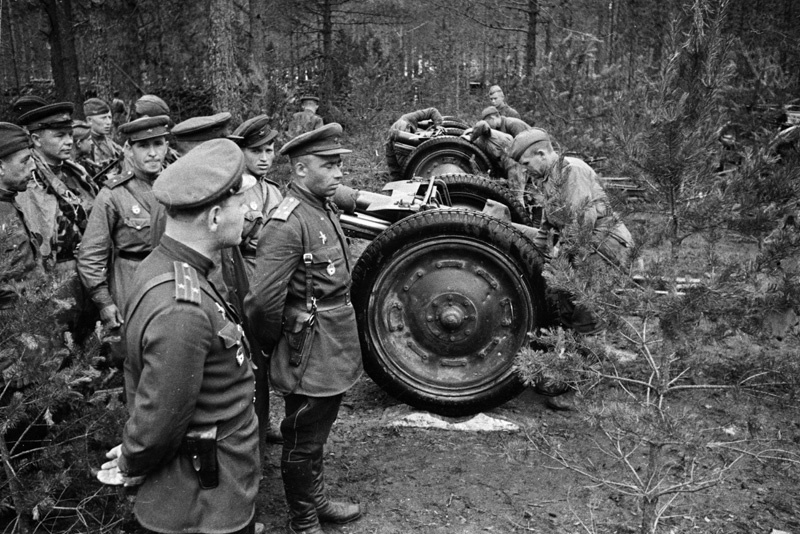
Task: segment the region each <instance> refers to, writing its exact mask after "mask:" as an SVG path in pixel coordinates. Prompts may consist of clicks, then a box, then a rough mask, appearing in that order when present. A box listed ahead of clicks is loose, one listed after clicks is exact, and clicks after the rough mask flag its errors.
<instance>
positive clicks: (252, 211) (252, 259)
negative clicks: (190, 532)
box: [230, 115, 283, 453]
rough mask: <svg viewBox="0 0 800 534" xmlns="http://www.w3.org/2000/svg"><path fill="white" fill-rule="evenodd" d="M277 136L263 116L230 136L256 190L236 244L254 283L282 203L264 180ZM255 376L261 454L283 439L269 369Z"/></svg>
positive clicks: (260, 368)
mask: <svg viewBox="0 0 800 534" xmlns="http://www.w3.org/2000/svg"><path fill="white" fill-rule="evenodd" d="M277 135H278V132H277V131H276V130H273V129H271V128H270V127H269V118H268V117H267V116H266V115H258V116H257V117H253V118H252V119H248V120H246V121H244V122H243V123H242V124H241V125H239V127H238V128H236V130H234V132H233V134H232V135H231V136H230V138H231V139H232V140H233V141H235V142H236V144H238V145H239V147H241V149H242V152H243V153H244V161H245V174H249V175H250V176H253V177H254V178H255V180H256V185H255V187H251V188H250V189H248V190H247V191H245V192H244V196H245V204H246V205H247V213H245V215H244V234H242V244H241V245H239V248H240V250H241V252H242V256H243V258H244V265H245V267H246V269H247V279H248V280H253V277H254V274H255V273H254V271H255V268H256V248H257V246H258V234H259V232H260V230H261V228H262V227H263V226H264V223H265V222H266V221H267V219H269V216H270V215H271V214H272V212H273V211H275V208H277V207H278V204H280V202H281V200H283V195H282V194H281V191H280V187H279V186H278V184H277V183H275V182H273V181H272V180H270V179H268V178H267V171H268V170H269V168H270V167H272V161H273V160H274V159H275V137H277ZM255 375H256V414H257V415H258V425H259V438H260V439H259V444H260V445H261V449H262V453H263V452H264V448H265V445H266V443H282V442H283V439H282V438H281V435H280V432H279V431H277V430H276V429H274V428H273V427H272V424H271V423H270V420H269V368H268V366H267V365H266V363H264V364H263V365H258V366H257V369H256V371H255Z"/></svg>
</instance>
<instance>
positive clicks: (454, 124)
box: [442, 115, 471, 132]
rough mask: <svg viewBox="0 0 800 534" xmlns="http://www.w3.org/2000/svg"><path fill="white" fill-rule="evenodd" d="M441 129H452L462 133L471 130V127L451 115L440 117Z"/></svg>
mask: <svg viewBox="0 0 800 534" xmlns="http://www.w3.org/2000/svg"><path fill="white" fill-rule="evenodd" d="M442 128H454V129H457V130H461V131H462V132H463V131H464V130H466V129H468V128H471V126H470V125H469V124H468V123H467V122H465V121H462V120H461V119H459V118H458V117H454V116H453V115H445V116H444V117H442Z"/></svg>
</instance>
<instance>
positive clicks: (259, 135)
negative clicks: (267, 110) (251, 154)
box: [229, 115, 278, 148]
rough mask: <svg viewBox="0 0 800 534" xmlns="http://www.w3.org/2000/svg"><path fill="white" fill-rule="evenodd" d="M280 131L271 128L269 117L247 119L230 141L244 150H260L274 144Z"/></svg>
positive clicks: (231, 136) (259, 116)
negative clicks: (259, 148) (268, 144)
mask: <svg viewBox="0 0 800 534" xmlns="http://www.w3.org/2000/svg"><path fill="white" fill-rule="evenodd" d="M277 136H278V131H277V130H273V129H272V128H270V127H269V117H267V116H266V115H258V116H257V117H253V118H252V119H247V120H246V121H244V122H243V123H242V124H240V125H239V127H238V128H236V129H235V130H234V131H233V133H232V134H231V135H230V137H229V138H230V139H231V140H232V141H233V142H235V143H236V144H237V145H239V146H240V147H242V148H258V147H260V146H264V145H266V144H267V143H270V142H272V141H273V140H274V139H275V138H276V137H277Z"/></svg>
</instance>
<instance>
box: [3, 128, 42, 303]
mask: <svg viewBox="0 0 800 534" xmlns="http://www.w3.org/2000/svg"><path fill="white" fill-rule="evenodd" d="M34 166H35V164H34V162H33V157H32V156H31V150H30V140H29V139H28V133H27V132H26V131H25V130H24V129H22V128H21V127H19V126H17V125H16V124H10V123H8V122H0V236H2V238H3V243H2V244H3V248H2V249H0V253H1V254H2V255H3V258H4V259H5V261H6V262H8V267H7V268H6V269H5V272H4V273H3V274H2V276H0V310H3V309H8V308H11V307H13V305H14V302H16V300H17V293H16V291H15V290H14V288H13V286H12V285H11V284H10V282H11V281H18V280H23V279H24V278H25V276H26V275H27V274H28V273H30V272H31V271H33V270H34V269H35V268H36V250H37V247H36V243H35V241H34V240H33V236H32V235H31V233H30V231H29V230H28V226H27V225H26V223H25V217H24V216H23V215H22V211H21V210H20V208H19V206H18V205H17V203H16V201H15V200H14V199H15V197H16V196H17V194H19V193H21V192H23V191H25V190H26V189H27V188H28V182H30V180H31V175H32V173H33V169H34Z"/></svg>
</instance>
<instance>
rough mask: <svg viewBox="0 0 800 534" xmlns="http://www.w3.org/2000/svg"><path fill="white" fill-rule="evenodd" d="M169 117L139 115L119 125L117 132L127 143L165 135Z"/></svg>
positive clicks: (167, 132)
mask: <svg viewBox="0 0 800 534" xmlns="http://www.w3.org/2000/svg"><path fill="white" fill-rule="evenodd" d="M168 124H169V117H167V116H166V115H156V116H155V117H139V118H138V119H136V120H132V121H130V122H126V123H125V124H123V125H122V126H120V127H119V133H120V134H121V135H122V136H123V138H124V139H125V140H126V141H127V142H128V143H135V142H137V141H146V140H147V139H154V138H156V137H165V136H166V135H167V134H169V129H167V125H168Z"/></svg>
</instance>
